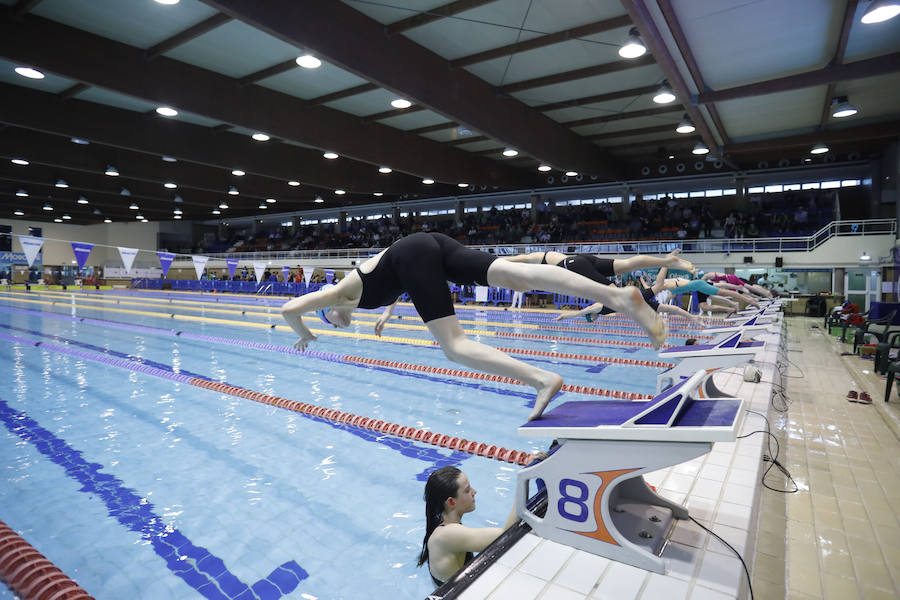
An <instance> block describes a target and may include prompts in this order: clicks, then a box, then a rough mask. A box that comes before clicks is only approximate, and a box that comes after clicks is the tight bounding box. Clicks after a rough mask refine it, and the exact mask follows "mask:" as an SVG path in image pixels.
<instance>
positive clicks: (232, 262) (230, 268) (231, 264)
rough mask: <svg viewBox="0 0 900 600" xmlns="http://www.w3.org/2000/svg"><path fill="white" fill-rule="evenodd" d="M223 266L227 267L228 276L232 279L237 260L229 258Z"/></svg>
mask: <svg viewBox="0 0 900 600" xmlns="http://www.w3.org/2000/svg"><path fill="white" fill-rule="evenodd" d="M225 265H227V266H228V275H229V276H230V277H231V278H232V279H234V272H235V271H237V268H238V259H236V258H229V259H228V260H226V261H225Z"/></svg>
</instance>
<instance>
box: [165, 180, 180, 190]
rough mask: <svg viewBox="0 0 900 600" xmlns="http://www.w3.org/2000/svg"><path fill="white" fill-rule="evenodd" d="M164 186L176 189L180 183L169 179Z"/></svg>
mask: <svg viewBox="0 0 900 600" xmlns="http://www.w3.org/2000/svg"><path fill="white" fill-rule="evenodd" d="M163 187H164V188H167V189H170V190H174V189H175V188H177V187H178V184H177V183H175V182H173V181H167V182H165V183H164V184H163Z"/></svg>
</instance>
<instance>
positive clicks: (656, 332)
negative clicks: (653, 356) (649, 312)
mask: <svg viewBox="0 0 900 600" xmlns="http://www.w3.org/2000/svg"><path fill="white" fill-rule="evenodd" d="M647 335H648V336H649V337H650V343H651V344H653V349H654V350H659V349H660V348H662V345H663V344H664V343H665V341H666V337H668V335H669V326H668V325H666V322H665V321H663V320H662V319H660V318H659V317H657V318H656V323H654V325H653V328H652V329H650V330H648V331H647Z"/></svg>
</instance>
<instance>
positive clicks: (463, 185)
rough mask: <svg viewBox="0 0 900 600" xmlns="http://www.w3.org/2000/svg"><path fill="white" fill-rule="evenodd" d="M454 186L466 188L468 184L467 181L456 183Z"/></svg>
mask: <svg viewBox="0 0 900 600" xmlns="http://www.w3.org/2000/svg"><path fill="white" fill-rule="evenodd" d="M456 187H461V188H467V187H469V184H468V183H457V184H456Z"/></svg>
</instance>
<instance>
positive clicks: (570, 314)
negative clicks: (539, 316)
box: [553, 310, 581, 321]
mask: <svg viewBox="0 0 900 600" xmlns="http://www.w3.org/2000/svg"><path fill="white" fill-rule="evenodd" d="M579 313H581V311H580V310H566V311H563V312H561V313H559V314H558V315H556V316H555V317H553V320H554V321H562V320H565V319H572V318H574V317H577V316H578V315H579Z"/></svg>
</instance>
